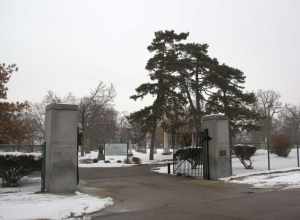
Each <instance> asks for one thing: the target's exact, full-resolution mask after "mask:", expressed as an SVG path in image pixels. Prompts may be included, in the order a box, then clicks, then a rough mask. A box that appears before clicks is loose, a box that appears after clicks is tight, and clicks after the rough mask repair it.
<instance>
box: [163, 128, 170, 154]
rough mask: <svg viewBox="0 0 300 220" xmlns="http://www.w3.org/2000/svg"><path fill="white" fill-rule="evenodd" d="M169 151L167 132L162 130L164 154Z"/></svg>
mask: <svg viewBox="0 0 300 220" xmlns="http://www.w3.org/2000/svg"><path fill="white" fill-rule="evenodd" d="M169 153H170V146H169V134H168V132H166V131H164V154H169Z"/></svg>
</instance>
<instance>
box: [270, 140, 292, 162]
mask: <svg viewBox="0 0 300 220" xmlns="http://www.w3.org/2000/svg"><path fill="white" fill-rule="evenodd" d="M290 152H291V147H290V141H289V138H288V136H286V135H284V134H278V135H273V137H272V153H274V154H276V155H278V156H279V157H287V156H288V155H289V153H290Z"/></svg>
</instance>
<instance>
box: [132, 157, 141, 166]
mask: <svg viewBox="0 0 300 220" xmlns="http://www.w3.org/2000/svg"><path fill="white" fill-rule="evenodd" d="M131 160H132V162H133V163H135V164H141V163H142V161H141V159H140V158H138V157H132V159H131Z"/></svg>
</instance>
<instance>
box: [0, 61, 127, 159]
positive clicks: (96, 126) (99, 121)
mask: <svg viewBox="0 0 300 220" xmlns="http://www.w3.org/2000/svg"><path fill="white" fill-rule="evenodd" d="M17 71H18V68H17V66H16V65H15V64H12V65H6V64H1V65H0V144H42V143H43V142H44V141H45V114H46V111H45V110H46V106H47V105H49V104H52V103H65V104H77V105H78V107H79V125H78V127H79V132H80V133H81V136H82V138H81V139H82V143H81V145H82V148H81V149H82V154H84V152H86V151H90V150H91V149H98V147H99V145H104V144H105V143H108V142H127V141H128V138H129V124H128V121H127V118H126V113H124V112H123V113H119V112H117V110H116V109H115V108H114V98H115V96H116V92H115V89H114V87H113V85H112V84H111V85H106V84H105V83H103V82H99V83H98V85H97V86H96V88H95V89H92V90H91V91H90V93H89V94H88V95H86V96H83V97H79V98H78V97H75V96H74V95H73V94H72V93H68V94H67V95H66V96H64V97H59V96H57V95H56V94H55V93H54V92H53V91H51V90H49V91H48V92H47V94H46V95H45V96H44V98H43V100H42V101H41V102H39V103H30V102H23V103H20V102H16V103H14V102H7V101H6V98H7V91H8V88H7V83H8V81H9V79H10V77H11V75H12V74H13V73H15V72H17Z"/></svg>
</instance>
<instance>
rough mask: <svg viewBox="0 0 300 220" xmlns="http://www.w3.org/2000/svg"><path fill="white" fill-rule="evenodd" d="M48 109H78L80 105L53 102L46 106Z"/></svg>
mask: <svg viewBox="0 0 300 220" xmlns="http://www.w3.org/2000/svg"><path fill="white" fill-rule="evenodd" d="M48 110H68V111H78V105H70V104H58V103H52V104H49V105H47V106H46V111H48Z"/></svg>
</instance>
